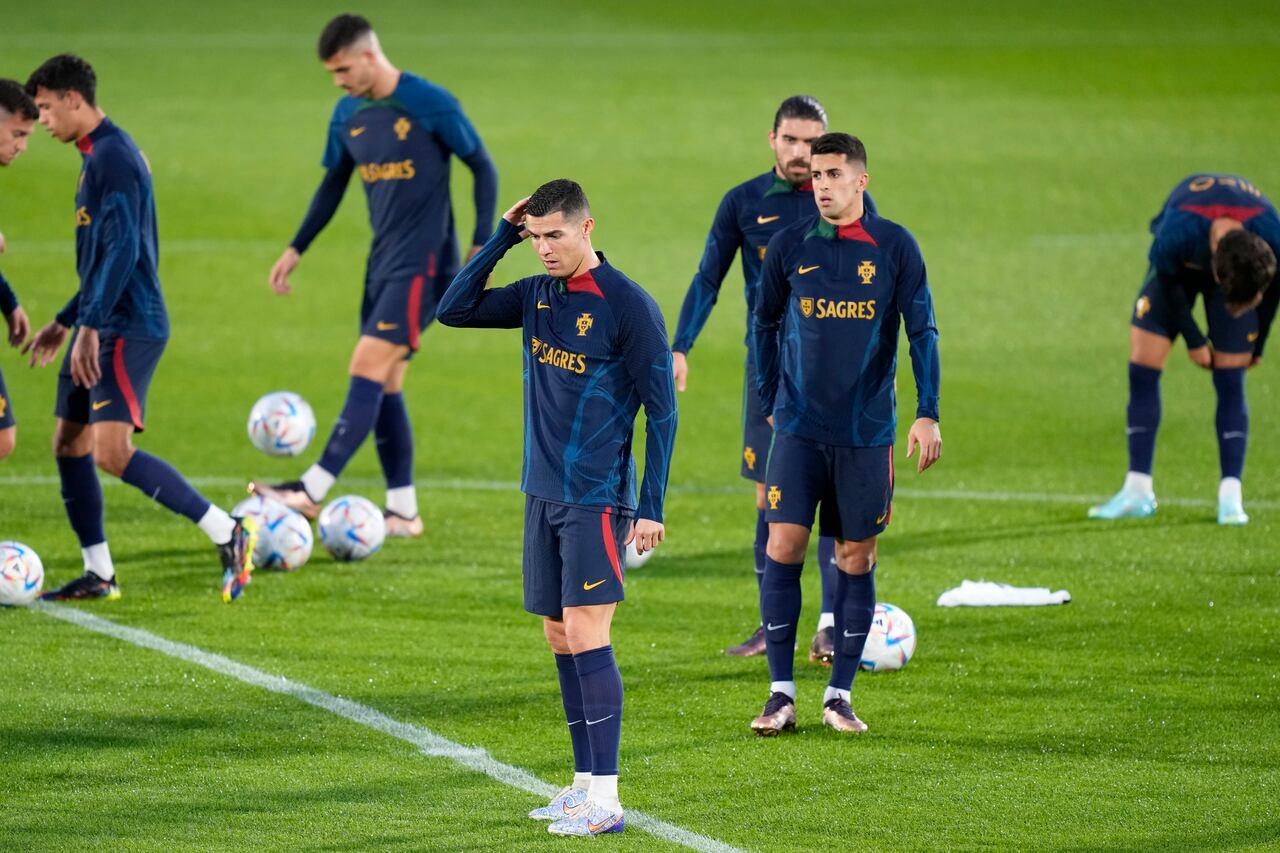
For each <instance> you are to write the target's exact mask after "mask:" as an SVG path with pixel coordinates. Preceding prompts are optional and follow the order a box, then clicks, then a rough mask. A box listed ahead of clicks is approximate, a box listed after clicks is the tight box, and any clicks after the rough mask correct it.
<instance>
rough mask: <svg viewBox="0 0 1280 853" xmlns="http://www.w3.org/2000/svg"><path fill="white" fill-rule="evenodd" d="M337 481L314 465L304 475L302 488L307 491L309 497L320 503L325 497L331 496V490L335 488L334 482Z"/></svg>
mask: <svg viewBox="0 0 1280 853" xmlns="http://www.w3.org/2000/svg"><path fill="white" fill-rule="evenodd" d="M337 479H338V478H337V477H335V476H333V475H332V474H330V473H329V472H328V471H326V470H324V469H323V468H321V467H320V466H319V465H312V466H311V467H310V468H308V469H307V472H306V473H305V474H303V475H302V488H304V489H306V490H307V497H309V498H311V500H313V501H315V502H316V503H320V502H321V501H322V500H324V496H325V495H327V494H329V490H330V489H332V488H333V484H334V481H335V480H337Z"/></svg>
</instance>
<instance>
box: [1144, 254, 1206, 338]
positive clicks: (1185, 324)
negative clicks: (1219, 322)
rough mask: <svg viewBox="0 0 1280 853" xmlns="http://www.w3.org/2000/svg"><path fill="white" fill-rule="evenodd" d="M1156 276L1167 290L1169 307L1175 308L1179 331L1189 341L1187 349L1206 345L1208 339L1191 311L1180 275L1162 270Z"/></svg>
mask: <svg viewBox="0 0 1280 853" xmlns="http://www.w3.org/2000/svg"><path fill="white" fill-rule="evenodd" d="M1156 276H1157V278H1156V284H1157V285H1159V286H1160V287H1163V288H1164V290H1165V294H1166V296H1167V298H1168V300H1169V307H1170V308H1171V309H1173V316H1174V318H1175V321H1176V322H1177V325H1178V331H1179V332H1180V333H1181V334H1182V339H1183V340H1184V341H1186V342H1187V349H1199V348H1200V347H1202V346H1205V345H1206V344H1207V343H1208V341H1207V340H1206V339H1205V336H1204V332H1202V331H1200V326H1199V324H1197V323H1196V317H1195V314H1193V313H1192V312H1191V300H1190V299H1188V298H1187V289H1186V287H1184V286H1183V282H1182V280H1181V279H1180V278H1179V277H1178V276H1173V275H1168V274H1167V273H1162V272H1157V273H1156Z"/></svg>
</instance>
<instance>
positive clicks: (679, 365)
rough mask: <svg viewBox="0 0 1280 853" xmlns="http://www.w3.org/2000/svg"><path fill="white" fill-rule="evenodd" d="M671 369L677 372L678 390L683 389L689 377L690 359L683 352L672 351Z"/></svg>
mask: <svg viewBox="0 0 1280 853" xmlns="http://www.w3.org/2000/svg"><path fill="white" fill-rule="evenodd" d="M671 371H672V373H674V374H675V378H676V390H677V391H683V390H684V386H685V383H686V382H687V381H688V379H689V359H688V358H686V357H685V354H684V353H682V352H673V353H671Z"/></svg>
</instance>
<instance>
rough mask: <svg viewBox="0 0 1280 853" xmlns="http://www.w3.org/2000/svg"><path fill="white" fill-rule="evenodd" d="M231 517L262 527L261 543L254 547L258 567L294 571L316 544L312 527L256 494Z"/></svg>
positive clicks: (272, 501)
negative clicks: (246, 519) (245, 519)
mask: <svg viewBox="0 0 1280 853" xmlns="http://www.w3.org/2000/svg"><path fill="white" fill-rule="evenodd" d="M231 514H232V515H237V516H240V517H241V518H252V519H253V520H254V521H256V522H257V524H258V544H257V545H255V546H254V548H253V564H254V566H256V567H257V568H259V569H281V570H282V571H286V572H292V571H294V570H295V569H300V568H302V566H303V564H304V563H306V562H307V559H308V558H310V556H311V547H312V545H314V544H315V539H314V537H313V536H312V535H311V524H310V523H309V522H308V521H307V520H306V519H305V518H303V517H302V515H301V514H299V513H296V512H294V511H293V510H291V509H289V507H287V506H285V505H284V504H282V503H280V502H279V501H277V500H273V499H272V498H264V497H263V496H262V495H254V496H253V497H251V498H248V499H246V500H243V501H241V502H240V503H238V504H236V506H235V509H233V510H231Z"/></svg>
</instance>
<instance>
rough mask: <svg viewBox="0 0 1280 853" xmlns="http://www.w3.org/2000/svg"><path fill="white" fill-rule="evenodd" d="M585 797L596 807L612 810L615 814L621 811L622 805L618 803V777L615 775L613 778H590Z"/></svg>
mask: <svg viewBox="0 0 1280 853" xmlns="http://www.w3.org/2000/svg"><path fill="white" fill-rule="evenodd" d="M587 796H588V797H590V798H591V800H592V802H594V803H595V804H596V805H598V806H604V807H605V808H606V809H612V810H613V811H615V812H620V811H622V803H620V802H618V777H617V775H616V774H615V775H613V776H592V777H591V787H589V788H587Z"/></svg>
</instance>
